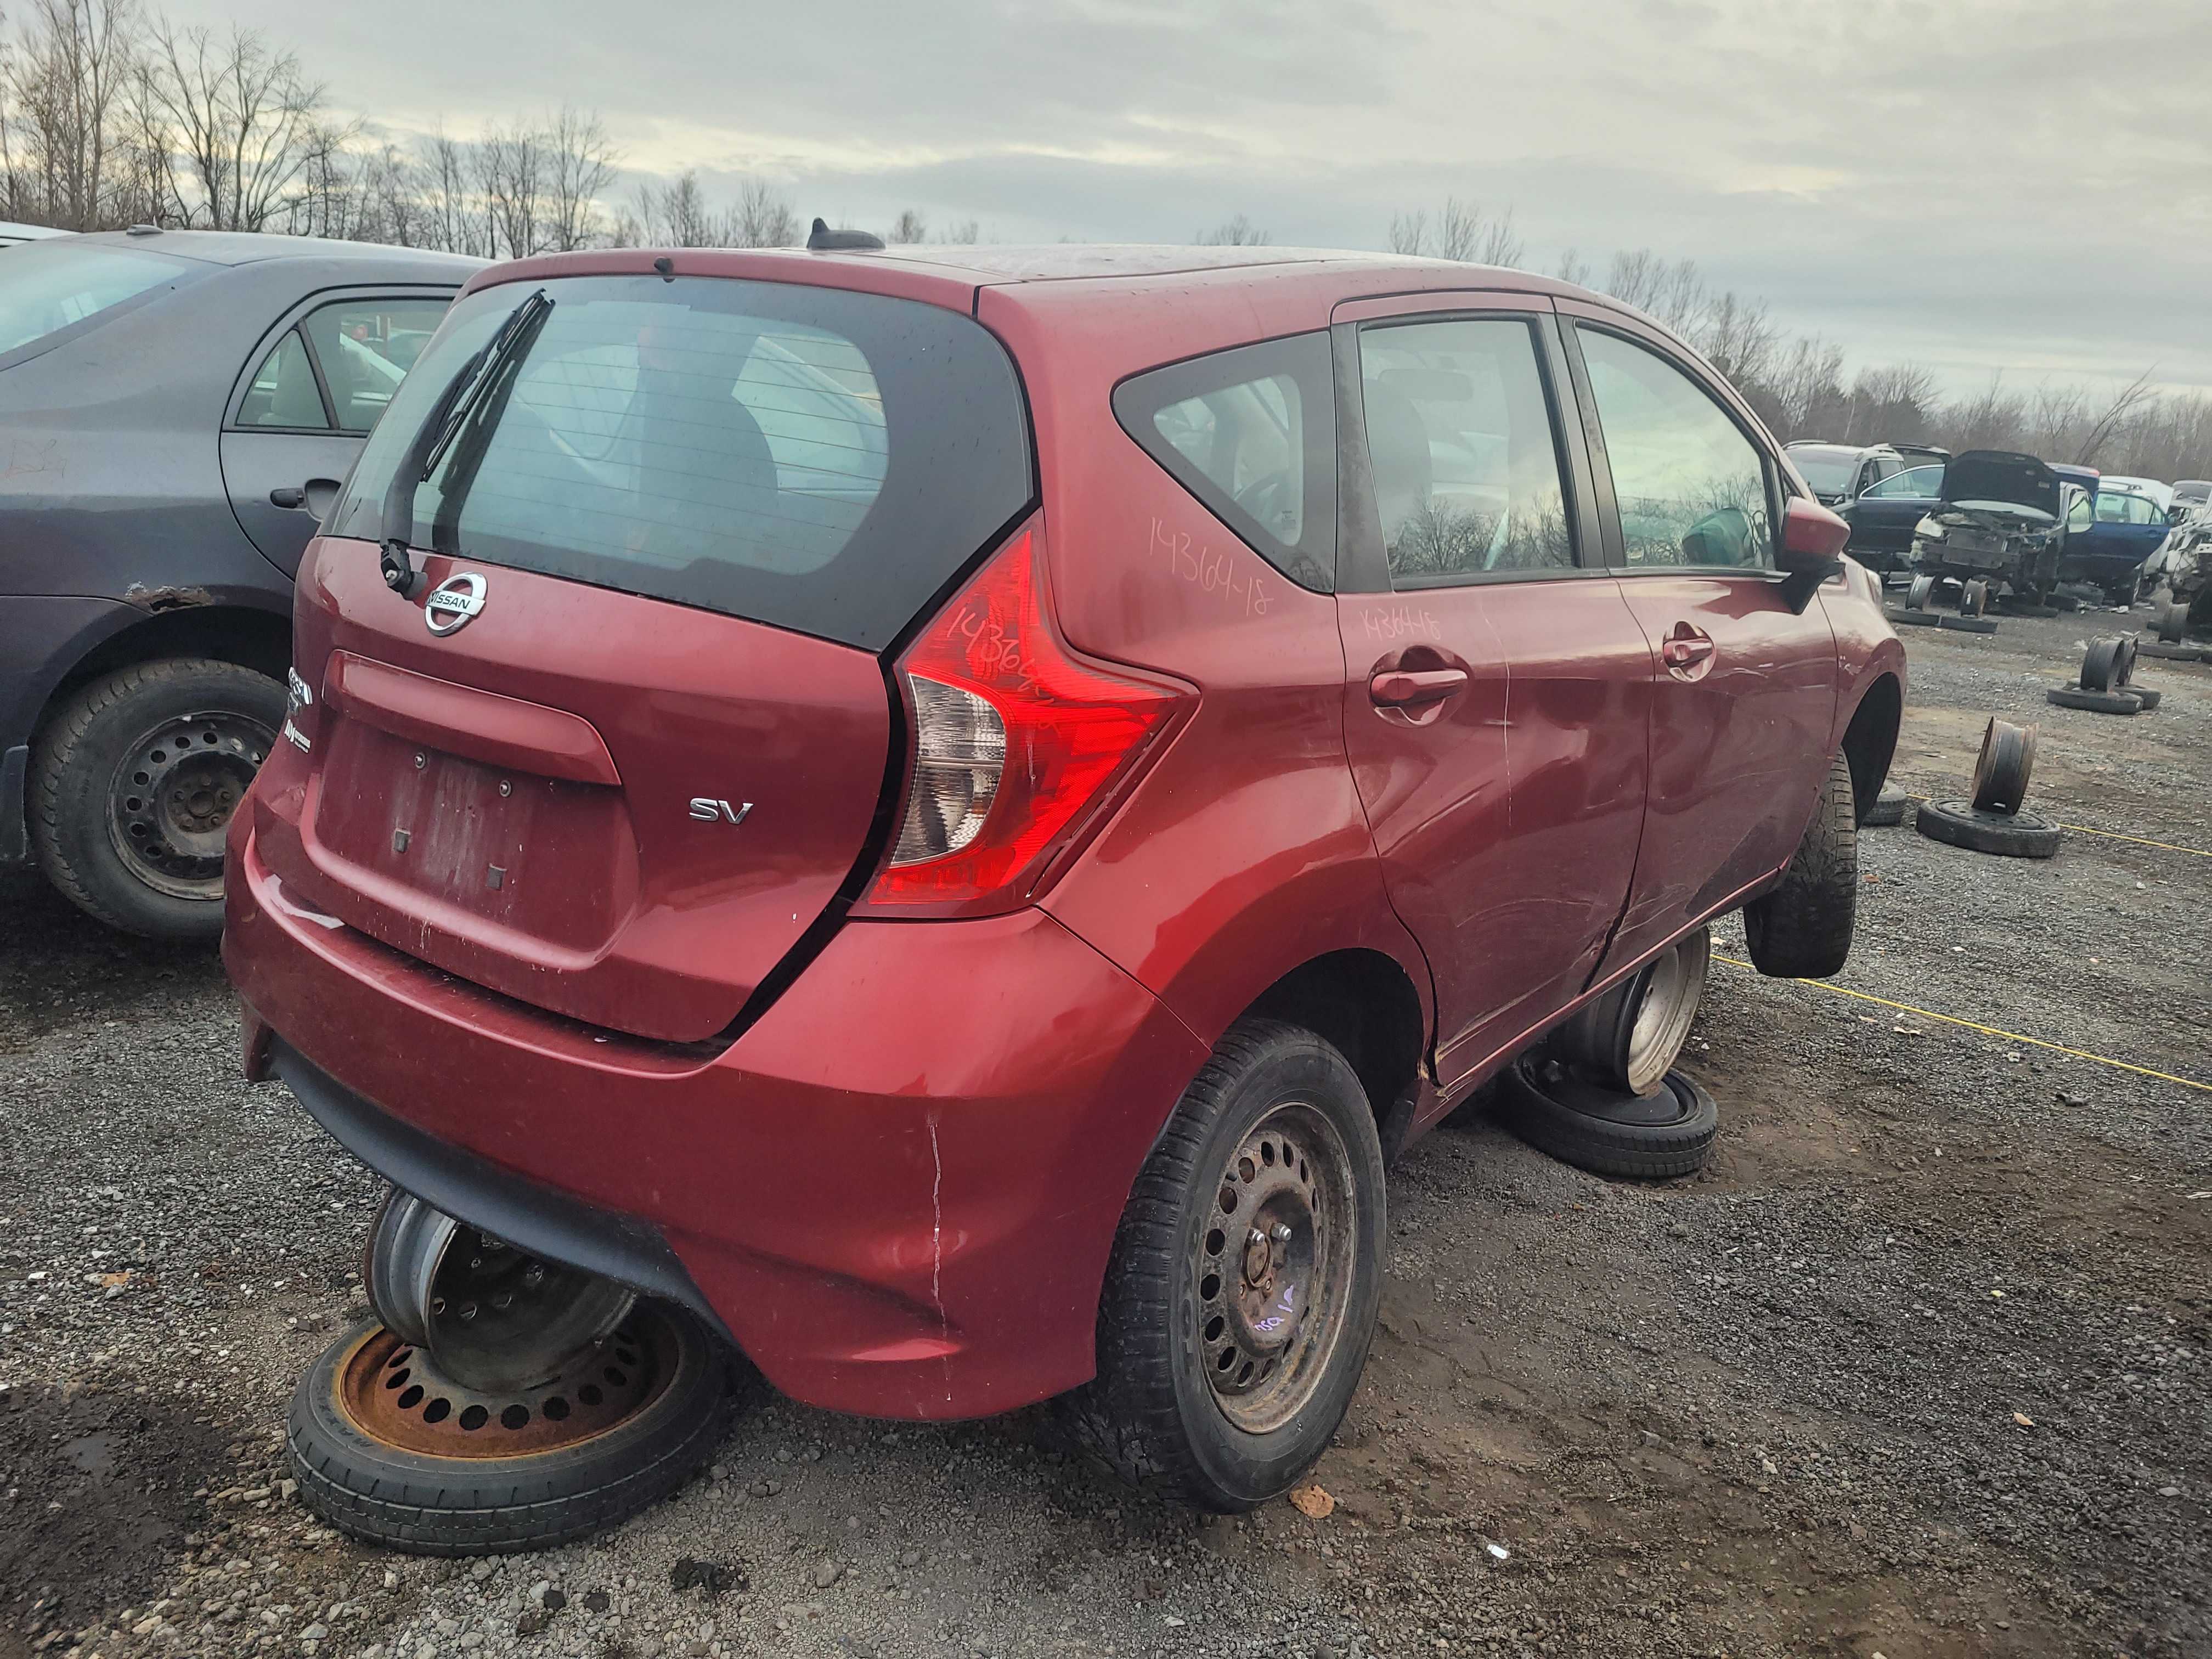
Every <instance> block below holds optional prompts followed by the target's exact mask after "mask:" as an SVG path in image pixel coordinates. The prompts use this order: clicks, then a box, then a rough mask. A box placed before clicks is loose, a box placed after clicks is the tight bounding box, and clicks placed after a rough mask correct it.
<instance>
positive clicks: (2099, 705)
mask: <svg viewBox="0 0 2212 1659" xmlns="http://www.w3.org/2000/svg"><path fill="white" fill-rule="evenodd" d="M2043 698H2044V701H2045V702H2049V703H2053V704H2055V705H2057V707H2058V708H2081V709H2086V710H2087V711H2088V712H2089V713H2090V714H2142V706H2143V705H2142V698H2141V697H2139V696H2136V694H2135V693H2134V692H2132V691H2084V690H2082V689H2081V687H2080V686H2078V685H2054V686H2052V687H2051V689H2050V690H2048V691H2045V693H2044V694H2043Z"/></svg>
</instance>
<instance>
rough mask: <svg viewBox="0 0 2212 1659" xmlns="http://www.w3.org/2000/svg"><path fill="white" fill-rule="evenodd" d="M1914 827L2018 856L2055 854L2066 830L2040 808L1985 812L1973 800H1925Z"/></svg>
mask: <svg viewBox="0 0 2212 1659" xmlns="http://www.w3.org/2000/svg"><path fill="white" fill-rule="evenodd" d="M1912 827H1913V828H1914V829H1917V830H1919V832H1920V833H1921V834H1922V835H1923V836H1927V837H1928V838H1929V840H1930V841H1940V842H1946V843H1947V844H1948V845H1950V846H1953V847H1964V848H1968V849H1970V850H1971V851H1973V852H1977V853H1995V854H2000V855H2001V856H2002V857H2005V858H2015V859H2047V858H2049V857H2051V855H2052V854H2055V853H2056V852H2057V850H2058V842H2059V839H2060V836H2061V834H2062V832H2061V831H2060V829H2059V828H2058V826H2057V824H2056V823H2052V822H2051V820H2050V819H2049V818H2046V817H2044V816H2043V815H2042V814H2041V813H2039V812H2028V811H2020V812H1985V811H1982V810H1981V809H1980V808H1978V807H1977V806H1976V805H1974V804H1973V802H1972V801H1970V800H1927V801H1923V802H1921V803H1920V807H1919V810H1918V811H1916V812H1914V813H1913V815H1912Z"/></svg>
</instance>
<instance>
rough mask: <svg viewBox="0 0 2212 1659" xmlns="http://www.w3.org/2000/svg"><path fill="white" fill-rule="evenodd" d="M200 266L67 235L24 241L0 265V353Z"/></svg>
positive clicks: (175, 279)
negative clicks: (41, 240)
mask: <svg viewBox="0 0 2212 1659" xmlns="http://www.w3.org/2000/svg"><path fill="white" fill-rule="evenodd" d="M202 269H203V267H201V266H200V265H198V264H196V263H194V262H192V261H190V260H185V259H173V258H169V257H168V256H167V254H162V253H151V252H144V251H143V250H141V249H138V248H125V247H112V246H106V245H105V244H87V243H84V242H79V241H75V240H69V239H66V238H57V239H54V240H49V241H44V242H27V243H25V244H24V245H23V246H21V247H18V248H14V249H11V250H10V251H9V255H8V259H7V262H6V264H4V265H0V356H4V355H5V354H7V353H9V352H11V351H16V350H20V349H21V348H23V347H24V346H27V345H30V344H33V343H35V342H37V341H39V340H42V339H44V338H46V336H48V335H49V334H58V333H59V332H61V331H62V330H64V329H65V328H70V327H73V326H74V325H76V324H78V323H81V322H82V321H84V320H85V319H87V318H88V317H93V316H97V315H98V314H99V313H101V312H103V311H106V310H108V309H109V308H110V307H114V306H119V305H121V304H122V303H123V302H124V301H125V300H130V299H135V298H137V296H138V295H141V294H143V293H144V292H145V291H146V290H147V289H151V288H158V287H159V286H160V285H161V284H162V283H170V282H175V281H177V280H178V279H179V278H181V277H185V276H193V275H196V274H197V273H198V272H199V271H200V270H202Z"/></svg>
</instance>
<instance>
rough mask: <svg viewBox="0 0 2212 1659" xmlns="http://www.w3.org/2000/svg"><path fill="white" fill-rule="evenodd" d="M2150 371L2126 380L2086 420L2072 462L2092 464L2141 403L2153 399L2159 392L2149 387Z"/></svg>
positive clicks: (2146, 402) (2140, 406)
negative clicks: (2102, 409) (2097, 413)
mask: <svg viewBox="0 0 2212 1659" xmlns="http://www.w3.org/2000/svg"><path fill="white" fill-rule="evenodd" d="M2152 373H2153V370H2151V369H2148V368H2147V369H2145V370H2143V372H2142V374H2138V375H2136V377H2135V379H2134V380H2130V381H2129V382H2128V384H2127V385H2126V386H2123V387H2122V388H2121V389H2120V391H2119V392H2118V394H2117V395H2115V396H2114V398H2112V402H2111V403H2109V404H2106V406H2105V412H2104V413H2103V414H2101V415H2100V416H2097V417H2096V419H2094V420H2093V421H2091V422H2089V425H2088V429H2087V431H2085V432H2084V433H2083V434H2082V435H2081V443H2080V444H2079V445H2078V446H2076V447H2075V454H2074V462H2075V465H2077V466H2093V465H2095V464H2096V460H2097V457H2098V455H2099V454H2100V453H2102V451H2103V450H2104V447H2105V446H2106V444H2107V443H2109V442H2111V441H2112V435H2113V434H2114V433H2116V432H2117V431H2118V430H2119V429H2120V428H2121V427H2122V426H2124V424H2126V422H2128V420H2129V417H2130V416H2133V415H2134V414H2135V413H2136V411H2137V410H2140V409H2142V407H2143V405H2144V404H2148V403H2151V402H2153V401H2154V400H2155V399H2156V398H2157V395H2158V394H2157V393H2156V392H2153V391H2152V390H2151V386H2150V377H2151V374H2152Z"/></svg>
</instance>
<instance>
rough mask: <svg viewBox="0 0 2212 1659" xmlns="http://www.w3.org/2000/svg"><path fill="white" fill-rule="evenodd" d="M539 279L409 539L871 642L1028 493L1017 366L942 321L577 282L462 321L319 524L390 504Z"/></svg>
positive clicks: (857, 304) (460, 314) (606, 280)
mask: <svg viewBox="0 0 2212 1659" xmlns="http://www.w3.org/2000/svg"><path fill="white" fill-rule="evenodd" d="M541 287H542V289H543V291H544V295H545V296H546V298H548V299H549V300H550V301H553V305H552V307H551V309H550V311H548V312H546V313H545V314H544V319H543V320H542V322H540V323H539V324H538V325H537V327H536V328H535V330H534V331H532V332H531V333H529V334H528V335H526V340H527V344H526V347H525V348H523V349H522V350H521V354H520V367H519V368H517V369H516V370H515V371H514V373H513V375H512V378H511V380H507V383H506V384H505V385H504V386H503V387H502V388H501V390H500V391H498V392H494V393H493V394H492V395H491V396H490V397H489V398H487V399H486V400H485V402H484V404H483V406H482V407H481V409H480V410H479V412H478V415H477V417H476V418H473V419H471V421H470V422H468V424H467V427H466V428H465V430H464V432H463V433H462V435H460V436H459V437H458V438H456V439H455V440H454V441H453V442H452V443H451V444H449V445H448V446H447V449H446V450H445V452H444V453H442V454H441V456H440V457H439V458H438V459H437V462H436V465H435V466H434V467H433V468H432V469H431V474H430V477H428V479H427V480H424V481H423V482H422V483H420V484H419V485H418V486H417V488H416V491H415V522H414V528H413V532H412V535H411V537H410V540H411V541H412V542H413V543H414V544H415V545H416V546H417V547H421V548H429V549H432V550H436V551H439V552H443V553H451V554H453V555H454V556H458V557H461V558H465V559H468V560H471V561H472V562H480V563H484V564H495V565H512V566H514V567H517V568H521V569H526V570H536V571H542V572H544V573H545V574H549V575H555V576H565V577H569V578H572V579H574V580H579V581H585V582H590V583H592V584H594V585H596V586H602V587H611V588H618V589H620V590H622V591H623V592H631V593H641V594H645V595H647V596H648V597H651V598H654V599H671V600H674V601H676V602H677V603H678V604H683V605H700V606H703V607H705V608H708V609H710V610H715V611H727V612H729V613H730V614H732V615H733V616H740V617H750V618H752V619H754V620H756V621H760V622H765V623H774V624H775V625H776V626H778V627H781V628H789V629H797V630H799V631H800V632H803V633H807V634H814V635H820V636H822V637H823V638H827V639H833V640H837V641H842V642H843V643H845V644H848V645H856V646H861V647H866V648H868V649H871V650H877V649H880V648H882V647H884V646H885V645H887V644H889V643H890V641H892V640H893V639H894V638H895V637H896V635H897V634H898V633H899V631H900V630H901V629H902V628H903V627H905V625H906V624H907V623H908V622H909V621H910V620H912V618H913V617H914V616H915V613H916V612H917V611H920V610H921V608H922V606H923V605H926V604H927V602H928V600H929V599H930V598H931V597H932V596H933V594H935V593H936V592H938V590H939V589H940V588H941V587H943V586H945V583H946V582H947V581H948V580H951V578H952V577H953V575H954V574H957V572H958V570H959V569H960V568H961V567H962V566H963V564H965V563H966V562H968V560H969V557H970V556H972V555H973V554H974V553H975V552H976V551H977V550H979V549H980V548H981V547H982V546H983V545H984V544H986V543H987V542H989V541H990V540H991V539H992V538H993V537H994V534H995V533H996V532H999V531H1000V530H1001V529H1002V528H1004V527H1005V526H1006V525H1007V524H1008V523H1009V522H1010V521H1011V520H1012V519H1013V518H1014V517H1015V516H1016V515H1017V514H1018V513H1020V512H1021V511H1022V509H1023V508H1024V507H1025V506H1026V505H1027V504H1028V502H1029V501H1030V496H1031V494H1032V489H1031V483H1030V479H1031V468H1030V449H1029V433H1028V422H1027V419H1026V415H1025V410H1024V404H1023V401H1022V393H1021V388H1020V385H1019V383H1018V381H1017V380H1016V379H1015V375H1014V371H1013V366H1012V363H1011V362H1009V361H1008V360H1007V357H1006V352H1005V350H1004V349H1002V348H1001V347H1000V345H999V343H998V342H997V341H996V340H994V338H993V337H991V336H990V335H989V334H988V333H987V332H986V331H984V330H983V329H982V328H981V327H980V326H979V325H976V324H975V322H973V321H971V320H970V319H968V318H966V317H963V316H962V315H960V314H959V313H956V312H951V311H947V310H945V309H944V308H943V307H938V306H932V305H924V304H921V303H920V302H918V301H908V300H892V299H886V298H884V296H882V295H873V294H854V293H848V292H843V291H841V290H836V289H818V288H805V287H800V286H797V285H794V284H790V283H747V282H736V281H730V280H726V279H722V278H714V277H678V278H677V279H675V280H674V281H672V282H668V281H663V280H662V279H661V278H659V277H658V276H568V277H561V278H557V279H556V280H553V281H550V282H547V283H543V284H538V285H529V284H524V283H510V284H504V285H500V286H495V287H492V288H488V289H483V290H481V291H479V292H477V293H476V294H472V295H469V296H468V297H467V298H465V299H464V300H462V301H459V303H458V304H456V305H455V306H454V307H453V310H452V312H451V313H449V314H448V316H447V320H446V323H445V325H444V326H443V327H442V328H441V330H440V331H439V332H438V334H437V336H436V337H435V339H433V340H432V341H431V343H430V344H429V345H428V347H427V348H425V349H424V350H423V352H422V356H421V357H420V358H419V359H418V360H417V361H416V364H415V367H414V368H413V369H412V370H410V373H409V374H408V377H407V379H406V380H405V382H404V384H403V385H402V386H401V388H400V390H399V392H398V395H397V396H395V397H394V398H393V399H392V404H391V408H390V410H389V411H388V412H387V413H386V416H385V417H384V419H383V420H382V421H381V422H379V424H378V426H377V428H376V431H375V434H374V436H373V437H372V438H371V439H370V441H369V442H368V447H367V448H365V449H364V450H363V451H362V458H361V462H360V465H358V467H357V468H356V471H355V473H354V477H353V481H352V483H351V484H350V485H349V487H348V489H347V492H346V496H345V499H344V500H343V501H341V502H340V503H339V505H338V508H337V513H336V514H335V516H334V517H333V518H332V519H331V523H330V526H329V528H330V530H331V533H333V534H337V535H343V536H358V537H363V538H368V539H371V540H374V539H375V538H378V537H379V536H380V534H381V526H382V520H383V510H384V496H385V491H386V485H387V484H388V483H390V482H391V480H392V475H393V474H394V473H395V472H396V471H398V468H399V466H400V465H401V464H402V462H403V461H404V459H405V456H406V453H407V451H408V449H409V447H410V443H411V441H412V440H413V439H414V437H415V435H416V432H417V431H418V430H419V429H420V428H421V427H422V423H423V422H424V421H425V420H426V419H427V418H428V415H429V413H430V412H431V409H432V406H433V405H434V404H435V403H436V402H437V400H438V398H439V395H440V393H441V392H443V391H444V390H445V388H446V387H447V386H448V385H449V384H450V383H452V382H453V380H454V379H455V378H456V376H457V375H459V374H460V373H461V372H462V371H463V370H464V369H465V368H466V367H467V365H468V363H469V361H470V360H471V358H472V357H473V356H475V354H476V353H477V351H478V350H480V349H482V348H483V346H484V344H485V343H487V342H488V341H489V339H490V338H491V337H492V336H493V335H494V334H495V332H496V331H498V329H499V326H500V325H501V323H502V322H504V321H505V320H506V319H507V317H508V316H509V314H510V313H513V311H514V309H515V307H517V306H518V305H520V304H521V303H522V302H524V301H526V300H527V299H528V298H529V297H530V295H532V294H534V293H537V292H538V291H539V289H540V288H541Z"/></svg>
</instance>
